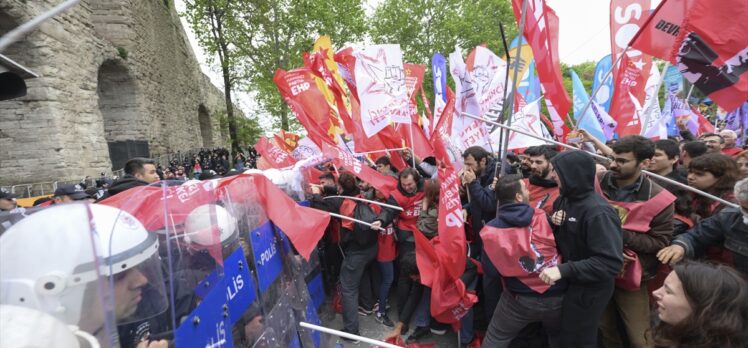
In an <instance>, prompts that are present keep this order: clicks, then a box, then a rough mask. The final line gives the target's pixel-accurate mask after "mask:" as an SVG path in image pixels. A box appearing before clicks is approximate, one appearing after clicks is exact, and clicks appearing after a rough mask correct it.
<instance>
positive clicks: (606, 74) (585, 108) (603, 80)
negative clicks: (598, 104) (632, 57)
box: [572, 46, 629, 131]
mask: <svg viewBox="0 0 748 348" xmlns="http://www.w3.org/2000/svg"><path fill="white" fill-rule="evenodd" d="M628 49H629V46H626V48H624V49H623V51H622V52H621V54H619V55H618V58H616V61H615V63H613V65H611V66H610V69H608V72H607V73H605V77H603V79H602V80H600V83H599V84H598V85H597V88H595V90H594V91H592V94H591V95H590V99H589V100H587V103H586V104H584V107H583V108H582V112H581V113H580V115H579V119H578V120H577V122H576V125H575V126H574V129H573V130H574V131H576V130H577V129H579V125H580V124H581V123H582V120H583V119H584V116H585V115H587V109H589V108H590V105H592V101H593V100H594V99H595V96H596V95H597V92H599V91H600V89H601V88H602V87H603V85H604V84H605V81H606V80H608V77H610V75H611V74H612V73H613V70H614V69H615V68H616V66H618V63H620V62H621V58H623V56H624V55H625V54H626V51H628ZM572 118H573V117H572ZM572 124H573V122H572Z"/></svg>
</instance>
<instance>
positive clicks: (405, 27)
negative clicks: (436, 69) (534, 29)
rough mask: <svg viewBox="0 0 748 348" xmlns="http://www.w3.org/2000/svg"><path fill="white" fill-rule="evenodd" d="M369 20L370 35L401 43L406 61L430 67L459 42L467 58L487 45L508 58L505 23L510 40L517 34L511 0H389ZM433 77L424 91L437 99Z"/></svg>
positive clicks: (375, 39)
mask: <svg viewBox="0 0 748 348" xmlns="http://www.w3.org/2000/svg"><path fill="white" fill-rule="evenodd" d="M369 23H370V27H371V29H370V31H369V35H370V36H371V38H372V40H373V42H374V43H376V44H386V43H398V44H400V47H401V48H402V50H403V55H404V56H403V58H404V60H405V62H407V63H414V64H424V65H426V66H427V67H430V65H431V57H432V56H433V55H434V53H435V52H440V53H441V54H442V55H443V56H444V57H447V56H448V55H449V53H451V52H453V51H454V49H455V45H458V46H459V47H460V48H461V49H462V54H463V56H465V55H466V54H467V52H469V51H470V50H472V49H473V48H474V47H475V46H477V45H481V44H485V45H486V47H488V48H489V49H490V50H491V51H492V52H494V53H496V54H498V55H499V56H503V55H504V54H505V52H504V46H503V44H502V42H501V34H500V31H499V24H500V23H501V24H503V25H504V30H505V34H506V39H507V44H509V43H511V40H512V39H513V38H514V37H515V36H517V24H516V22H515V19H514V14H513V13H512V7H511V3H510V2H508V1H503V0H475V1H460V0H421V1H401V0H384V1H383V2H382V3H380V4H379V6H377V8H376V9H375V12H374V14H373V16H372V17H371V18H370V19H369ZM448 79H449V81H451V80H452V78H451V76H449V75H448ZM431 80H432V79H431V69H430V68H428V69H426V76H425V77H424V84H425V85H424V87H425V88H424V90H425V91H426V94H427V95H428V97H429V99H430V100H433V89H432V88H429V86H430V82H429V81H431ZM449 83H452V82H449Z"/></svg>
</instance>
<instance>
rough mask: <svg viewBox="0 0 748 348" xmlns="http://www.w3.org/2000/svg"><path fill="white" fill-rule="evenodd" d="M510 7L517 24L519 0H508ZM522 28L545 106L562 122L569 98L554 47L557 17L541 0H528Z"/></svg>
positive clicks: (556, 36) (520, 3)
mask: <svg viewBox="0 0 748 348" xmlns="http://www.w3.org/2000/svg"><path fill="white" fill-rule="evenodd" d="M512 8H513V9H514V17H515V18H516V19H517V25H519V23H520V19H521V11H522V0H512ZM551 17H552V18H551ZM522 32H523V34H524V36H525V38H526V39H527V40H528V43H529V44H530V47H532V53H533V56H534V58H535V64H536V66H535V67H536V69H537V70H538V78H539V79H540V83H541V84H542V85H543V89H544V90H545V94H544V95H545V99H546V101H547V102H550V103H549V104H551V105H549V107H552V108H554V109H555V110H556V113H557V114H558V115H559V117H560V118H561V119H562V120H564V122H565V121H566V116H567V114H568V113H569V109H571V98H569V94H568V93H567V92H566V89H564V84H563V79H562V77H561V62H560V60H559V57H558V53H557V52H558V49H557V48H556V47H558V42H557V38H558V17H557V16H556V13H555V12H554V11H553V9H552V8H550V7H549V6H548V5H546V4H545V1H544V0H536V1H528V2H527V13H526V16H525V27H524V29H523V31H522Z"/></svg>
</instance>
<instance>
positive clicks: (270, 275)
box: [249, 221, 283, 293]
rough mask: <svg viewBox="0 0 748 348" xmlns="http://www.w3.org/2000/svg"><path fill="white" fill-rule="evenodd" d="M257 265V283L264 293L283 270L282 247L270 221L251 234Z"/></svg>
mask: <svg viewBox="0 0 748 348" xmlns="http://www.w3.org/2000/svg"><path fill="white" fill-rule="evenodd" d="M249 235H250V240H251V242H252V250H253V252H254V257H255V260H254V262H255V264H256V265H257V281H258V282H259V286H260V292H261V293H264V292H265V290H267V289H268V287H270V284H272V283H273V282H274V281H275V279H277V278H278V276H279V275H280V273H281V270H282V269H283V262H282V260H281V254H280V252H279V251H280V245H279V244H278V239H277V238H276V237H275V232H274V230H273V224H272V223H271V222H270V221H268V222H266V223H264V224H263V225H262V226H260V227H258V228H257V229H255V230H254V231H252V232H250V233H249Z"/></svg>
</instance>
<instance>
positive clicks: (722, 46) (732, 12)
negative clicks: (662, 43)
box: [673, 0, 748, 112]
mask: <svg viewBox="0 0 748 348" xmlns="http://www.w3.org/2000/svg"><path fill="white" fill-rule="evenodd" d="M676 42H678V45H677V46H678V47H676V49H674V50H673V51H674V54H675V55H677V57H676V62H677V63H678V70H680V72H681V73H682V74H683V76H684V77H685V78H686V79H687V80H688V81H690V82H691V83H692V84H693V85H694V86H696V88H698V89H699V90H701V91H702V92H704V93H705V94H707V95H709V98H711V99H712V100H714V102H716V103H717V104H718V105H719V106H720V107H722V108H723V109H724V110H726V111H728V112H730V111H733V110H735V109H737V108H738V107H739V106H740V105H742V104H743V103H744V102H745V101H746V100H748V2H746V1H745V0H725V1H719V2H718V3H716V2H714V1H704V0H694V3H693V6H692V7H691V8H690V9H689V10H688V15H687V16H686V20H685V22H684V25H683V29H682V30H681V32H680V35H679V36H678V39H677V40H676Z"/></svg>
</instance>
